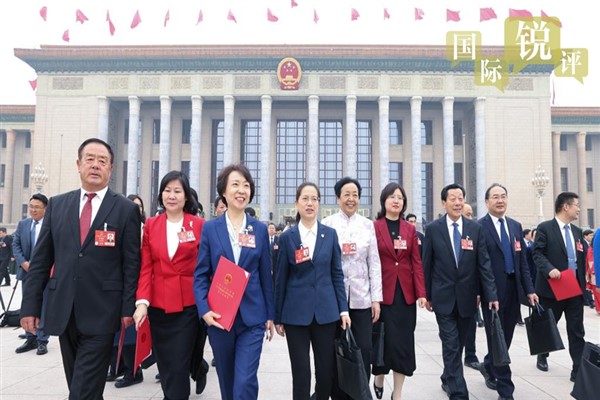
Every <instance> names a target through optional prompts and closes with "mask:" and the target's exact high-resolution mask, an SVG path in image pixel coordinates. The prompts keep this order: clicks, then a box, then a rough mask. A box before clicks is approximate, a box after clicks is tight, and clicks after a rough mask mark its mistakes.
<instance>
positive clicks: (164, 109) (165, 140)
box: [158, 95, 173, 182]
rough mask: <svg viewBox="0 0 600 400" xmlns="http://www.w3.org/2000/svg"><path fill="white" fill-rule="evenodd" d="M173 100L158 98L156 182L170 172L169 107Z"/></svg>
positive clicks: (163, 97) (166, 97)
mask: <svg viewBox="0 0 600 400" xmlns="http://www.w3.org/2000/svg"><path fill="white" fill-rule="evenodd" d="M172 104H173V99H171V98H170V97H169V96H164V95H163V96H160V147H159V152H158V158H159V164H158V181H159V182H160V180H161V179H162V178H163V176H165V175H166V174H167V172H169V171H170V170H171V105H172Z"/></svg>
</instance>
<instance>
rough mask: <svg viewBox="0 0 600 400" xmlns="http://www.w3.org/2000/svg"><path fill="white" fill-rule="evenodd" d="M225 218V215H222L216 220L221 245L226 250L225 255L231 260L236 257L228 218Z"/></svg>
mask: <svg viewBox="0 0 600 400" xmlns="http://www.w3.org/2000/svg"><path fill="white" fill-rule="evenodd" d="M225 218H226V217H225V216H221V217H219V218H217V219H216V220H215V225H216V230H217V236H218V237H219V241H220V242H221V247H222V248H223V250H224V251H225V257H227V258H228V259H229V260H232V261H235V258H234V257H233V249H232V248H231V242H230V241H229V231H228V230H227V220H226V219H225ZM240 259H241V257H240Z"/></svg>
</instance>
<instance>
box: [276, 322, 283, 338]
mask: <svg viewBox="0 0 600 400" xmlns="http://www.w3.org/2000/svg"><path fill="white" fill-rule="evenodd" d="M275 330H276V331H277V334H278V335H279V336H283V337H285V328H284V327H283V324H277V325H275Z"/></svg>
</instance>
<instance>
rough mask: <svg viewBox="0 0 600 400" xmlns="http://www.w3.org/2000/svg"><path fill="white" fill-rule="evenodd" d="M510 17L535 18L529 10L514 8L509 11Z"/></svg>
mask: <svg viewBox="0 0 600 400" xmlns="http://www.w3.org/2000/svg"><path fill="white" fill-rule="evenodd" d="M508 16H509V17H533V15H531V13H530V12H529V11H527V10H515V9H513V8H509V9H508Z"/></svg>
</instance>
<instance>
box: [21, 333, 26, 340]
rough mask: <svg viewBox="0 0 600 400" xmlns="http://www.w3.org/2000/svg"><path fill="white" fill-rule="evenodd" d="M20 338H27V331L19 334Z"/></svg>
mask: <svg viewBox="0 0 600 400" xmlns="http://www.w3.org/2000/svg"><path fill="white" fill-rule="evenodd" d="M19 339H27V334H26V333H21V334H19Z"/></svg>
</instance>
